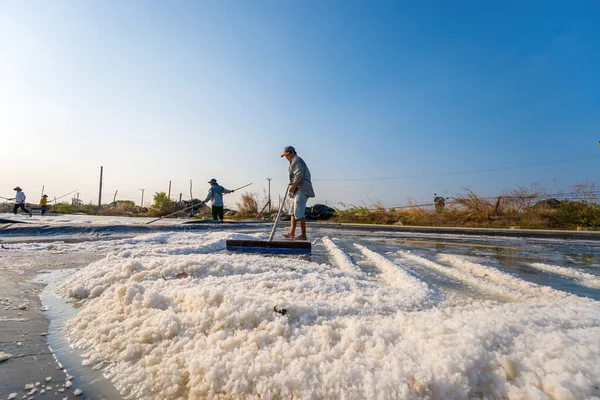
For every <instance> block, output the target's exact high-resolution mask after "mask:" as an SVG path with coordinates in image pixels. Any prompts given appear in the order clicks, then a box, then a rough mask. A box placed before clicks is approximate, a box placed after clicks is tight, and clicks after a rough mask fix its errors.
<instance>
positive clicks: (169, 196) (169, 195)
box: [167, 181, 171, 200]
mask: <svg viewBox="0 0 600 400" xmlns="http://www.w3.org/2000/svg"><path fill="white" fill-rule="evenodd" d="M167 197H168V198H169V200H171V181H169V194H168V195H167Z"/></svg>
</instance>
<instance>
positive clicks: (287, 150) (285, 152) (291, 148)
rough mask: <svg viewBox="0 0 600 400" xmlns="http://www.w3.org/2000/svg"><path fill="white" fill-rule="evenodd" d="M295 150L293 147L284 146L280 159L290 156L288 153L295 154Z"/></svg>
mask: <svg viewBox="0 0 600 400" xmlns="http://www.w3.org/2000/svg"><path fill="white" fill-rule="evenodd" d="M295 152H296V149H295V148H294V146H286V147H285V148H284V149H283V153H282V154H281V157H283V156H285V155H286V154H290V153H295Z"/></svg>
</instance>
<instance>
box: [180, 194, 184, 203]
mask: <svg viewBox="0 0 600 400" xmlns="http://www.w3.org/2000/svg"><path fill="white" fill-rule="evenodd" d="M181 196H183V193H179V202H180V203H181Z"/></svg>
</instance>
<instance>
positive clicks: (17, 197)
mask: <svg viewBox="0 0 600 400" xmlns="http://www.w3.org/2000/svg"><path fill="white" fill-rule="evenodd" d="M15 203H17V204H25V193H23V192H17V194H16V195H15Z"/></svg>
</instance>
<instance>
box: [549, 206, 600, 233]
mask: <svg viewBox="0 0 600 400" xmlns="http://www.w3.org/2000/svg"><path fill="white" fill-rule="evenodd" d="M558 210H559V221H560V223H561V225H563V226H564V227H569V228H573V227H577V226H582V227H588V228H598V227H600V205H598V204H596V203H586V202H580V201H570V200H563V201H561V202H560V204H559V208H558Z"/></svg>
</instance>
